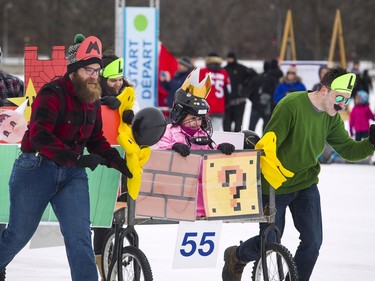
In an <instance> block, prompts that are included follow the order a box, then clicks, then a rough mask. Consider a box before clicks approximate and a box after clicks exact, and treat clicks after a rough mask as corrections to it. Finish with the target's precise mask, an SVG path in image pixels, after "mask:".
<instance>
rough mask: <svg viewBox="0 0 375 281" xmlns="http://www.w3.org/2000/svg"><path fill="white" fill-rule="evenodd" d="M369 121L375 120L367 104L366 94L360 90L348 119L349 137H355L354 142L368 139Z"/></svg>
mask: <svg viewBox="0 0 375 281" xmlns="http://www.w3.org/2000/svg"><path fill="white" fill-rule="evenodd" d="M370 120H375V118H374V114H373V113H372V112H371V109H370V106H369V103H368V93H367V92H365V91H362V90H361V91H358V92H357V95H356V102H355V105H354V107H353V109H352V111H351V112H350V118H349V129H350V135H351V136H355V140H356V141H360V140H362V139H364V138H367V137H368V132H369V128H370V122H369V121H370Z"/></svg>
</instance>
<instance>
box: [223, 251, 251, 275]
mask: <svg viewBox="0 0 375 281" xmlns="http://www.w3.org/2000/svg"><path fill="white" fill-rule="evenodd" d="M237 248H238V247H237V246H231V247H228V248H227V249H226V250H225V251H224V261H225V264H224V267H223V273H222V277H223V281H241V277H242V272H243V269H244V267H245V266H246V263H243V262H241V261H239V260H238V259H237V257H236V250H237Z"/></svg>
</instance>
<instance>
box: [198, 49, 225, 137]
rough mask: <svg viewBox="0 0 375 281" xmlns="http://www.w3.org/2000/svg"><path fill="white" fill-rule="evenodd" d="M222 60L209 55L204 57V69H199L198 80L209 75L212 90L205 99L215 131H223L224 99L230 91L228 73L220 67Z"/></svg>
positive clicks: (213, 54)
mask: <svg viewBox="0 0 375 281" xmlns="http://www.w3.org/2000/svg"><path fill="white" fill-rule="evenodd" d="M222 63H223V59H222V58H221V57H219V55H218V54H216V53H210V54H208V56H207V57H206V67H205V68H202V69H201V73H200V80H202V79H203V78H204V77H206V76H207V74H209V73H210V75H211V79H212V88H211V91H210V93H209V94H208V97H207V102H208V104H209V105H210V118H211V120H212V127H213V129H214V130H215V131H222V130H223V126H224V124H223V122H224V113H225V108H226V97H228V96H229V95H230V94H231V92H232V90H231V84H230V78H229V75H228V72H227V71H226V70H225V69H224V68H222V67H221V64H222Z"/></svg>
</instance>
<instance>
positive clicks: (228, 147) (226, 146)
mask: <svg viewBox="0 0 375 281" xmlns="http://www.w3.org/2000/svg"><path fill="white" fill-rule="evenodd" d="M217 149H218V150H220V151H221V152H222V153H224V154H226V155H231V154H232V152H234V150H235V147H234V145H233V144H231V143H228V142H223V143H221V144H219V145H218V147H217Z"/></svg>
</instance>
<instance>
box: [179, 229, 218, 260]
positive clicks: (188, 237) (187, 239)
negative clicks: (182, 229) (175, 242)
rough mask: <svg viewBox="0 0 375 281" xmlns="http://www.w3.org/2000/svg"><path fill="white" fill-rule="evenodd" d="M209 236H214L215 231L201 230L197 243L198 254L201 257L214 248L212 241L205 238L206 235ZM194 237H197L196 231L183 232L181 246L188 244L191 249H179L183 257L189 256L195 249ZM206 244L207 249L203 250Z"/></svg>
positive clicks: (208, 253) (207, 254)
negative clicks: (200, 236) (199, 239)
mask: <svg viewBox="0 0 375 281" xmlns="http://www.w3.org/2000/svg"><path fill="white" fill-rule="evenodd" d="M210 236H215V232H203V233H202V238H201V241H200V243H199V248H198V254H199V255H201V256H203V257H206V256H209V255H210V254H211V253H212V252H213V251H214V249H215V244H214V242H213V241H212V240H210V239H207V237H210ZM194 237H197V238H198V233H197V232H186V233H185V236H184V239H183V241H182V243H181V246H182V247H184V246H187V245H190V247H191V249H190V251H185V250H184V249H181V250H180V253H181V255H183V256H184V257H190V256H192V255H194V253H195V251H196V250H197V244H196V242H195V240H194ZM206 244H207V245H208V249H207V250H206V251H204V248H205V245H206Z"/></svg>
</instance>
